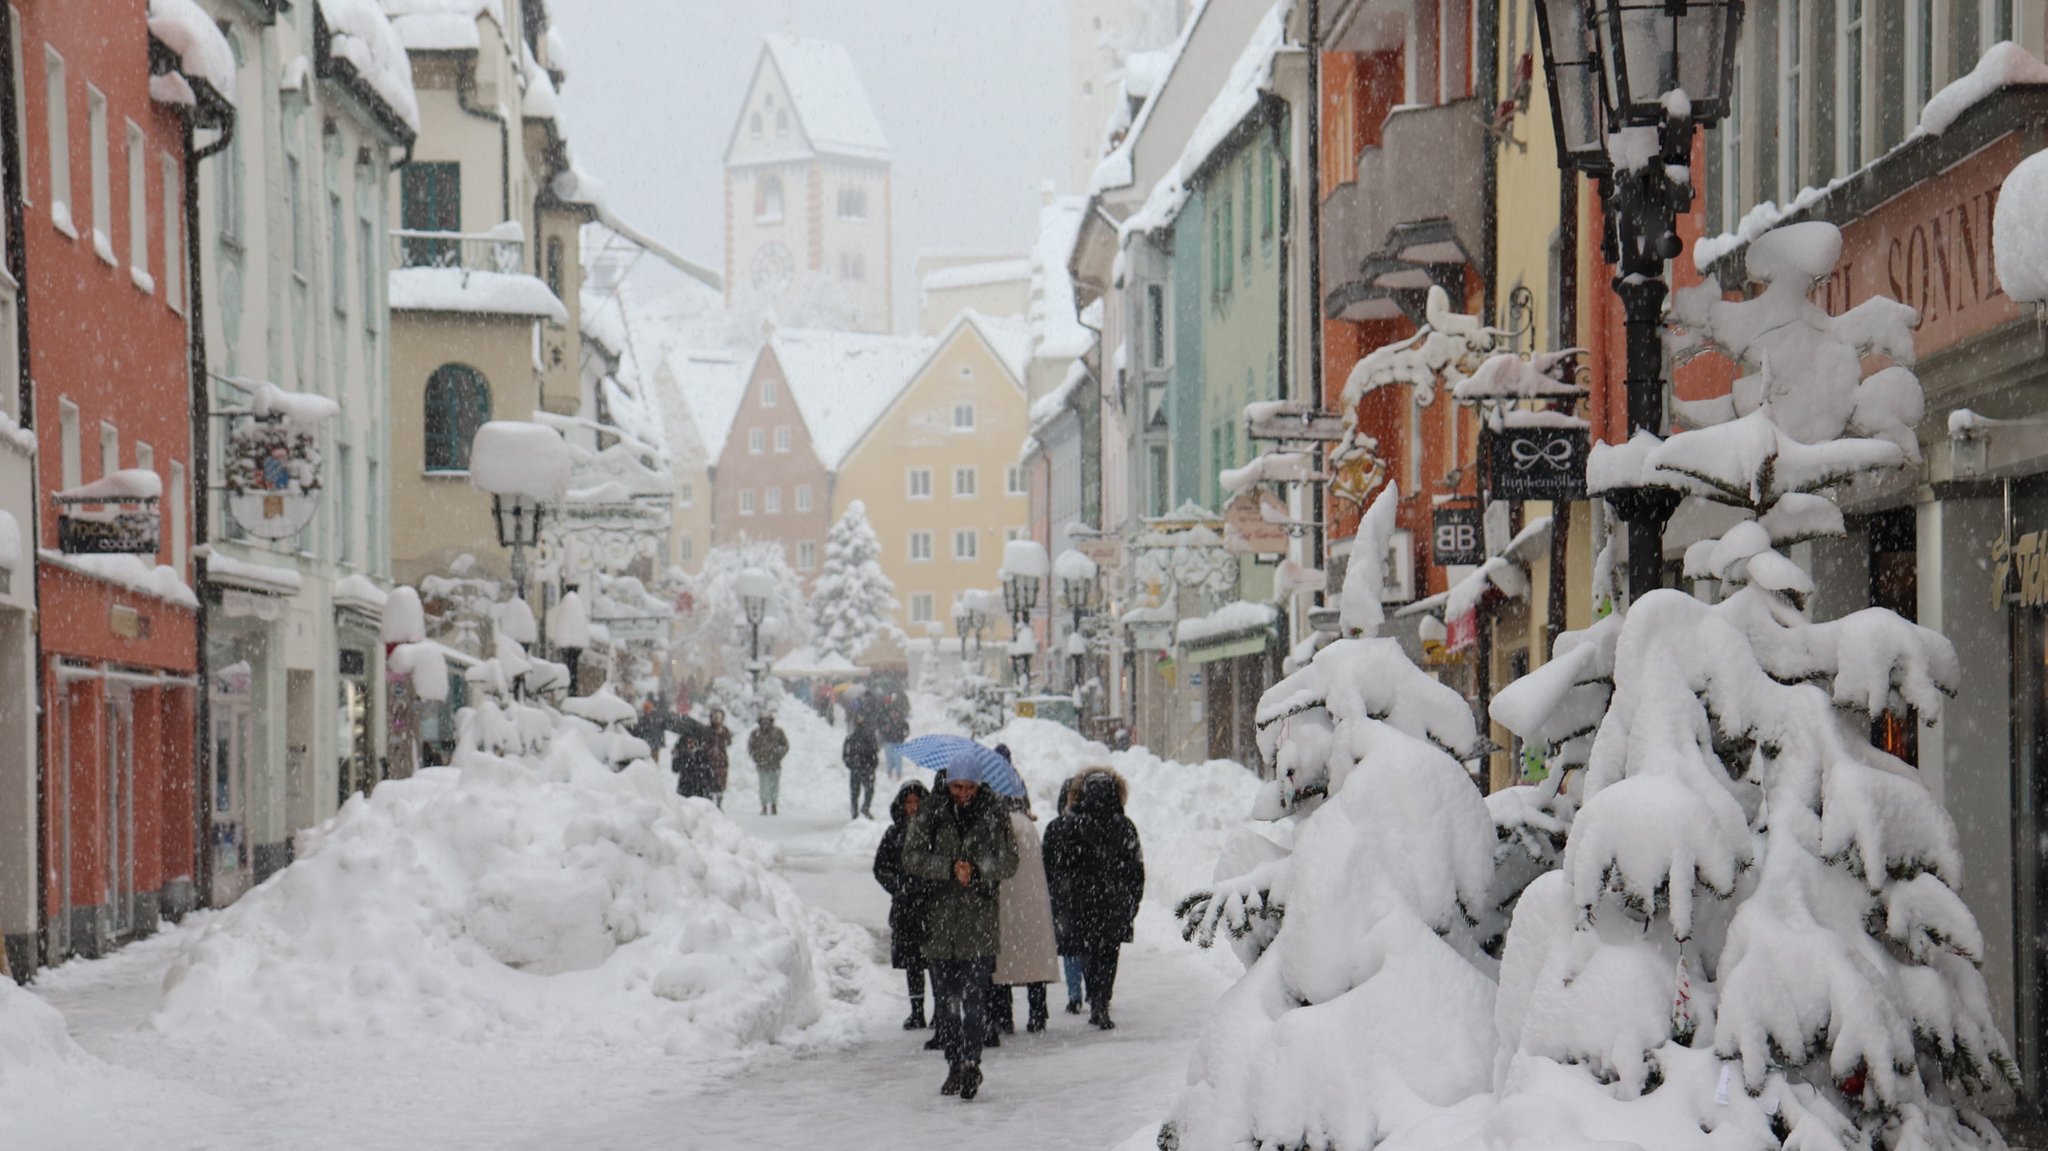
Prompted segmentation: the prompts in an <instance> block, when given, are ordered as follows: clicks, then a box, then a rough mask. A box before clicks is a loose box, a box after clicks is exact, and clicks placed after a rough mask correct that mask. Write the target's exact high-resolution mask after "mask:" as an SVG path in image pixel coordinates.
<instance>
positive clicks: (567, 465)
mask: <svg viewBox="0 0 2048 1151" xmlns="http://www.w3.org/2000/svg"><path fill="white" fill-rule="evenodd" d="M575 462H576V456H575V453H574V452H573V451H572V450H571V449H570V447H569V445H568V443H567V442H566V441H564V440H563V439H562V437H561V435H560V434H559V433H557V432H556V431H555V430H554V429H553V428H548V427H544V426H542V425H540V424H533V423H525V422H522V421H517V420H492V421H491V422H490V423H487V424H485V425H484V426H483V427H481V428H478V429H477V431H476V439H475V440H474V441H473V442H472V443H471V445H470V451H469V485H470V486H471V487H473V488H475V489H476V490H478V491H480V492H484V493H487V494H488V495H489V496H490V497H491V519H492V520H493V521H494V522H495V523H496V524H497V528H498V546H500V547H507V548H511V549H512V586H513V587H514V589H516V590H517V592H518V594H519V598H520V599H525V598H526V549H527V548H530V547H532V546H534V545H535V544H537V543H539V542H540V523H541V516H542V513H543V509H544V508H545V506H546V505H547V504H550V503H560V502H561V501H562V497H563V496H565V495H567V494H568V491H569V471H570V469H571V468H572V467H574V466H575Z"/></svg>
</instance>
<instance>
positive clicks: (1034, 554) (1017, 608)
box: [996, 540, 1052, 690]
mask: <svg viewBox="0 0 2048 1151" xmlns="http://www.w3.org/2000/svg"><path fill="white" fill-rule="evenodd" d="M1051 566H1052V565H1051V563H1050V561H1048V559H1047V558H1046V554H1045V545H1044V544H1041V543H1039V542H1038V541H1036V540H1011V541H1010V542H1009V543H1006V544H1004V545H1003V566H1002V569H1001V570H1000V571H998V572H997V573H996V574H997V575H999V576H1001V577H1002V580H1003V606H1004V607H1005V608H1007V609H1008V610H1009V613H1010V634H1011V642H1010V661H1011V666H1012V667H1013V668H1015V670H1016V680H1017V687H1018V689H1019V690H1022V689H1023V688H1025V687H1027V686H1029V685H1030V683H1031V650H1032V645H1030V643H1029V641H1027V640H1026V639H1025V638H1024V636H1025V632H1026V631H1027V630H1028V629H1029V628H1030V627H1031V613H1032V612H1033V611H1035V610H1037V608H1038V589H1039V587H1040V586H1041V585H1043V584H1044V583H1045V577H1046V574H1047V570H1048V569H1049V568H1050V567H1051Z"/></svg>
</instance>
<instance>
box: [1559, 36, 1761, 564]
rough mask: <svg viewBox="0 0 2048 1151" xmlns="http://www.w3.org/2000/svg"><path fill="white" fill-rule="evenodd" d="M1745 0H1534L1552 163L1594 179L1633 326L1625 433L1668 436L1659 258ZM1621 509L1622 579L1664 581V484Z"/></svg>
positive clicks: (1719, 99) (1617, 499)
mask: <svg viewBox="0 0 2048 1151" xmlns="http://www.w3.org/2000/svg"><path fill="white" fill-rule="evenodd" d="M1742 8H1743V3H1742V0H1542V2H1541V3H1539V4H1537V5H1536V26H1537V30H1538V32H1539V33H1540V35H1541V37H1542V40H1543V74H1544V78H1545V80H1547V81H1548V83H1549V85H1550V92H1551V102H1550V108H1551V127H1552V128H1553V130H1554V131H1555V132H1556V134H1557V152H1558V162H1559V163H1560V164H1561V165H1562V166H1564V167H1565V168H1568V169H1576V170H1578V171H1580V172H1584V173H1585V174H1587V175H1588V176H1591V177H1593V178H1594V179H1596V180H1598V181H1599V183H1600V199H1601V203H1602V204H1603V205H1604V206H1605V209H1606V227H1605V229H1604V232H1603V235H1602V237H1601V254H1602V255H1603V256H1604V257H1605V258H1606V260H1607V262H1608V263H1610V264H1612V265H1614V291H1615V294H1616V295H1618V296H1620V297H1621V303H1622V311H1623V320H1622V328H1623V331H1624V332H1625V333H1626V334H1627V338H1628V377H1627V380H1626V384H1625V386H1626V388H1627V391H1628V427H1629V435H1630V436H1631V437H1633V436H1635V435H1636V434H1637V433H1640V432H1649V433H1650V434H1651V435H1654V436H1658V437H1662V436H1663V435H1664V434H1665V433H1666V432H1667V431H1669V430H1670V427H1669V422H1668V421H1667V420H1666V419H1665V415H1664V391H1665V381H1664V345H1663V341H1662V334H1661V327H1662V324H1663V312H1664V298H1665V296H1666V295H1668V294H1669V292H1670V288H1669V286H1668V285H1667V284H1666V283H1665V282H1664V264H1665V262H1666V261H1668V260H1671V259H1674V258H1676V257H1677V256H1678V254H1679V252H1680V251H1681V250H1682V247H1683V245H1682V243H1681V242H1680V240H1679V238H1678V215H1679V213H1681V212H1684V211H1686V210H1687V209H1688V208H1689V207H1690V206H1691V204H1692V195H1693V193H1692V138H1693V128H1694V127H1695V126H1700V127H1712V126H1713V125H1714V124H1716V123H1718V122H1720V120H1721V118H1722V117H1723V116H1726V115H1727V114H1728V104H1729V97H1730V91H1731V88H1732V86H1733V80H1734V68H1735V41H1736V37H1737V36H1738V35H1739V34H1740V32H1741V28H1742ZM1606 499H1607V502H1608V503H1609V504H1610V505H1612V506H1613V508H1614V510H1615V511H1616V513H1618V514H1619V515H1620V516H1621V518H1622V519H1624V520H1626V521H1628V525H1629V534H1628V591H1629V597H1630V598H1631V599H1635V598H1639V597H1641V596H1642V595H1643V594H1645V593H1646V592H1648V591H1649V590H1650V589H1652V588H1654V587H1656V586H1658V585H1659V584H1660V583H1662V582H1663V565H1664V544H1663V541H1664V523H1665V521H1667V520H1669V519H1670V518H1671V513H1672V512H1673V511H1675V510H1677V507H1678V501H1679V495H1678V493H1677V492H1676V491H1674V490H1672V489H1669V488H1662V487H1651V486H1647V485H1646V486H1642V487H1636V488H1625V489H1618V490H1610V491H1608V492H1607V493H1606Z"/></svg>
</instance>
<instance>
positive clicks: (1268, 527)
mask: <svg viewBox="0 0 2048 1151" xmlns="http://www.w3.org/2000/svg"><path fill="white" fill-rule="evenodd" d="M1223 546H1224V547H1225V548H1228V549H1229V550H1230V551H1232V552H1235V553H1237V554H1238V555H1285V554H1286V553H1287V509H1286V508H1285V507H1283V506H1282V505H1281V503H1280V501H1279V500H1277V499H1274V498H1273V495H1272V493H1270V492H1263V491H1260V490H1258V488H1257V487H1256V486H1253V487H1249V488H1246V489H1245V490H1243V491H1241V492H1239V493H1237V495H1235V496H1233V497H1231V500H1230V502H1229V503H1227V504H1225V505H1223Z"/></svg>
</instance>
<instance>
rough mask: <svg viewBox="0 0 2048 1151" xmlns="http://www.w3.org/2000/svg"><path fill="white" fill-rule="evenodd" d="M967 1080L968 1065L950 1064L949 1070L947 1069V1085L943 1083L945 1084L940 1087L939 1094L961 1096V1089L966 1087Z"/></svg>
mask: <svg viewBox="0 0 2048 1151" xmlns="http://www.w3.org/2000/svg"><path fill="white" fill-rule="evenodd" d="M966 1078H967V1065H966V1064H964V1063H953V1064H949V1065H948V1066H947V1068H946V1081H945V1083H943V1084H941V1085H940V1086H939V1094H941V1095H958V1094H960V1089H961V1087H962V1086H964V1082H965V1080H966ZM976 1078H979V1075H977V1076H976Z"/></svg>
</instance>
